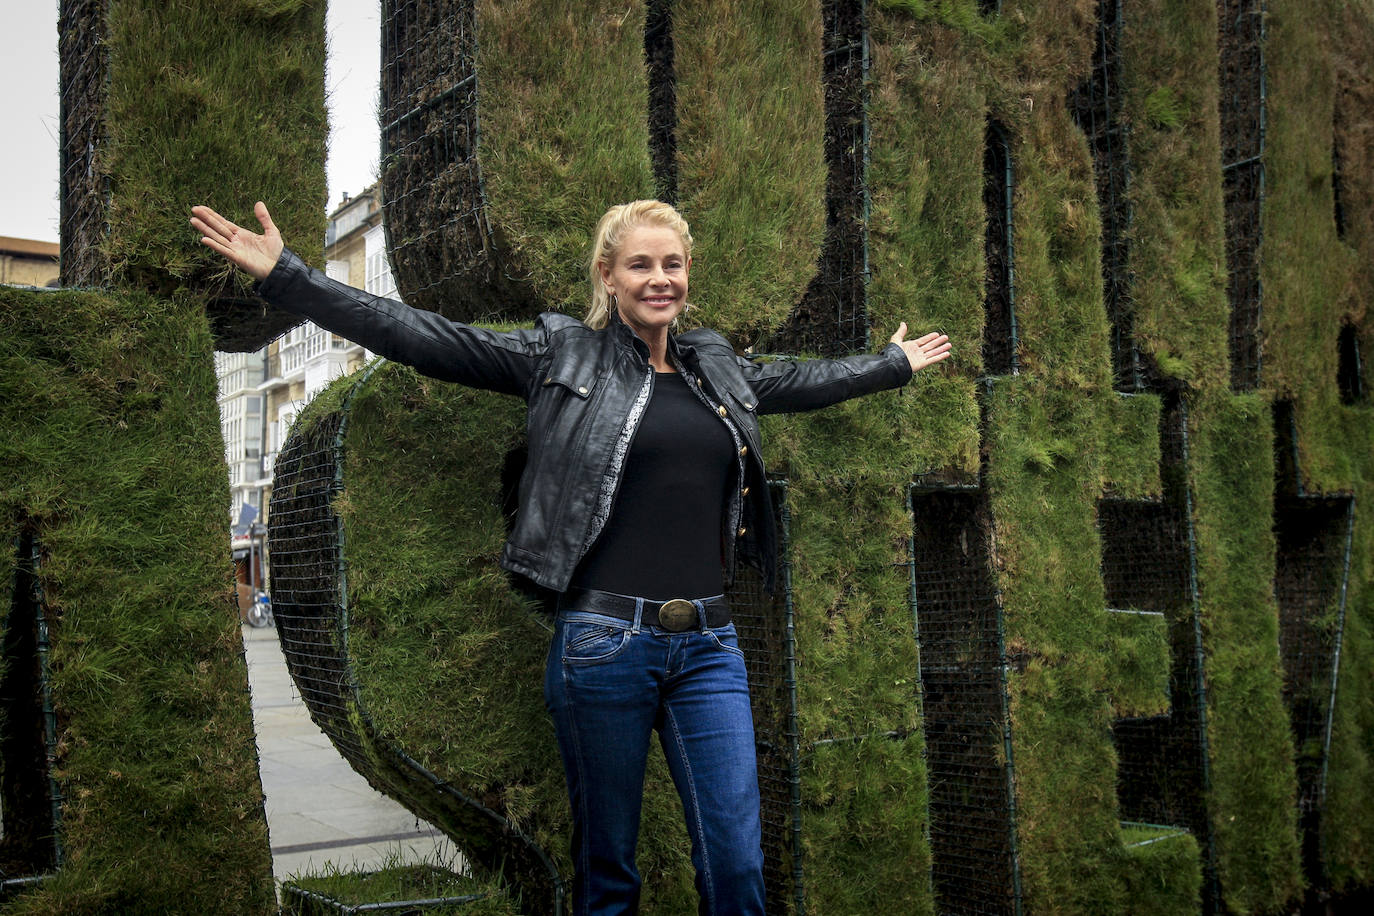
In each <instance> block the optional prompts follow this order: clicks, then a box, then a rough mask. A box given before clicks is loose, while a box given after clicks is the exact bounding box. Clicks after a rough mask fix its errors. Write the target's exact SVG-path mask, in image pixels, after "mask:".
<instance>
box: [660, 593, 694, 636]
mask: <svg viewBox="0 0 1374 916" xmlns="http://www.w3.org/2000/svg"><path fill="white" fill-rule="evenodd" d="M696 622H697V606H696V605H695V604H693V603H692V602H690V601H688V600H687V599H686V598H674V599H673V600H672V601H665V602H663V606H662V607H660V608H659V609H658V625H659V626H661V627H663V629H665V630H669V631H671V632H673V633H681V632H682V631H683V630H685V629H687V628H688V627H690V626H692V625H693V624H695V623H696Z"/></svg>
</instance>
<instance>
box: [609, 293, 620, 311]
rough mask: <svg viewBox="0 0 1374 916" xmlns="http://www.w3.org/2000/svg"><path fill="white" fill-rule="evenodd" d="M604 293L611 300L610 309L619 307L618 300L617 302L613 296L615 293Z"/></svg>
mask: <svg viewBox="0 0 1374 916" xmlns="http://www.w3.org/2000/svg"><path fill="white" fill-rule="evenodd" d="M606 295H607V296H609V297H610V300H611V311H613V312H614V311H615V310H616V309H617V308H619V307H620V302H619V300H617V299H616V298H615V293H607V294H606Z"/></svg>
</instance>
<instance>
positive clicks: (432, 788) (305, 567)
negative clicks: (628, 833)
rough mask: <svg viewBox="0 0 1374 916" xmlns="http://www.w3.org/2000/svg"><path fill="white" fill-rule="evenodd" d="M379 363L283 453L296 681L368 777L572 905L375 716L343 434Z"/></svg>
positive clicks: (276, 498) (280, 620)
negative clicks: (350, 550)
mask: <svg viewBox="0 0 1374 916" xmlns="http://www.w3.org/2000/svg"><path fill="white" fill-rule="evenodd" d="M384 362H385V361H384V360H378V361H376V362H374V363H373V364H372V365H371V366H369V368H368V369H367V370H366V371H365V372H364V373H362V375H361V377H360V378H359V379H358V381H357V382H355V383H354V385H353V387H352V388H351V389H350V391H349V394H348V395H347V397H346V398H345V400H344V403H343V404H342V406H341V407H340V408H339V409H338V410H337V411H336V412H334V413H333V414H330V415H328V416H326V417H323V418H321V419H320V420H319V421H317V422H316V423H314V424H312V425H311V426H310V427H309V428H308V429H305V430H293V432H292V434H291V436H290V437H289V438H288V440H287V442H286V444H285V445H284V446H283V448H282V450H281V453H280V455H279V457H278V460H277V467H276V473H275V479H276V481H277V482H276V485H275V487H274V489H273V493H272V505H271V512H270V514H269V523H268V537H269V540H270V541H271V544H272V556H273V576H272V604H273V616H274V618H275V621H276V625H277V632H278V636H279V638H280V640H281V644H282V651H283V655H284V656H285V658H286V662H287V668H288V670H289V671H290V673H291V677H292V680H293V681H294V682H295V684H296V687H297V689H298V690H299V691H300V693H301V698H302V699H303V700H304V701H305V704H306V706H307V708H308V709H309V711H310V716H311V719H313V720H314V722H315V724H316V725H318V726H319V727H320V729H321V730H322V731H323V732H324V733H325V734H326V735H327V736H328V737H329V739H330V741H331V742H332V743H333V744H334V746H335V748H336V749H337V750H338V751H339V753H340V754H341V755H342V756H343V757H344V759H346V760H347V761H348V762H349V764H350V765H351V766H352V767H353V768H354V769H355V770H356V771H357V772H358V773H360V774H362V775H363V776H364V777H365V778H366V779H367V780H368V782H369V783H371V784H372V785H374V786H376V787H378V788H379V789H382V790H383V791H387V792H388V793H389V794H392V795H393V796H394V797H398V798H402V799H404V801H405V804H406V806H407V807H408V808H409V809H410V810H412V811H414V812H415V813H416V814H418V815H419V816H421V817H423V818H425V819H426V820H429V821H431V822H432V823H434V824H435V825H436V826H439V827H441V828H442V829H444V831H445V832H446V833H448V834H450V835H451V836H453V838H454V839H455V840H456V841H458V842H459V843H460V846H461V847H462V848H463V850H464V852H465V854H467V855H468V856H469V857H470V858H471V859H473V860H474V861H477V862H479V863H480V864H482V865H483V866H485V867H487V868H490V869H492V870H493V871H499V872H501V873H502V874H503V875H505V877H506V878H507V880H509V881H510V882H511V883H512V884H515V885H517V886H519V887H520V888H521V891H522V894H523V897H524V899H525V900H526V902H527V903H529V904H531V905H534V906H536V907H538V908H539V911H540V912H548V913H553V914H558V913H561V912H562V911H563V906H564V899H565V889H564V886H563V882H562V879H561V877H560V876H559V874H558V871H557V869H556V867H555V866H554V865H553V862H552V861H551V860H550V859H549V857H548V855H547V854H546V853H545V852H544V850H543V849H541V848H540V847H539V846H538V844H537V843H535V842H534V840H532V839H531V838H530V837H528V836H527V835H526V834H524V833H523V832H521V831H520V830H518V829H516V828H515V827H514V826H513V825H512V824H511V823H510V822H509V821H508V820H507V819H506V818H505V817H503V816H502V815H501V814H499V813H498V812H496V811H494V810H492V809H491V808H490V807H488V806H487V805H485V804H483V803H482V802H481V801H480V800H478V799H476V798H473V797H471V796H470V795H468V794H466V793H464V792H463V791H462V790H461V789H460V788H459V787H457V786H454V785H452V784H451V783H448V782H446V781H445V780H443V779H441V778H440V777H439V776H437V775H436V774H434V773H433V772H431V771H430V770H428V769H427V768H426V767H424V766H423V765H422V764H421V763H419V762H418V761H416V760H415V759H414V758H412V757H410V756H409V755H408V754H406V753H405V752H404V751H403V750H402V749H401V748H399V747H397V746H396V745H395V744H393V743H392V742H391V741H389V740H387V739H385V738H383V737H382V736H381V735H380V733H379V732H378V730H377V729H376V727H375V725H374V724H373V722H372V720H371V716H370V714H369V713H368V710H367V707H366V705H365V704H364V702H363V699H362V697H361V691H360V686H359V684H358V681H357V679H356V676H355V674H354V671H353V669H352V665H351V663H350V661H349V657H348V626H349V615H348V575H347V554H346V550H345V542H344V528H343V520H342V519H341V518H339V516H338V515H337V514H336V513H335V512H334V509H333V503H334V500H335V499H336V498H337V497H338V496H339V495H340V494H341V493H342V492H343V467H344V441H345V435H346V432H347V420H348V416H349V411H350V408H351V405H352V401H353V398H354V397H355V396H356V395H357V393H358V391H359V390H360V388H361V387H362V385H364V384H365V383H366V382H367V380H368V379H369V378H370V377H371V375H372V374H373V373H374V372H375V371H376V370H377V369H378V368H379V367H380V366H381V365H383V364H384Z"/></svg>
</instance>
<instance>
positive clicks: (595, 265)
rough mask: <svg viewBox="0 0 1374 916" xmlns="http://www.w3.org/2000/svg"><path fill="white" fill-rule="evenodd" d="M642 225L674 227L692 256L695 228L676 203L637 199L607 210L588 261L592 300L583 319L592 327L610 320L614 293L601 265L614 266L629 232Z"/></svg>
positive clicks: (598, 225) (597, 226) (600, 223)
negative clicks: (602, 277)
mask: <svg viewBox="0 0 1374 916" xmlns="http://www.w3.org/2000/svg"><path fill="white" fill-rule="evenodd" d="M640 226H663V227H665V228H667V229H672V230H673V231H674V232H676V233H677V234H678V238H680V239H682V248H683V254H685V255H686V256H687V257H689V258H690V257H691V256H692V232H691V230H690V229H688V228H687V220H685V219H683V218H682V214H681V213H679V212H677V210H676V209H674V208H673V207H672V205H670V204H665V203H664V202H663V201H661V200H635V201H631V202H630V203H628V204H618V205H616V206H614V207H612V208H611V209H609V210H607V211H606V213H605V215H604V216H602V217H601V220H600V221H599V222H598V223H597V224H596V235H595V236H594V237H593V240H592V257H591V261H590V263H589V264H588V265H587V274H588V276H589V277H590V279H591V282H592V304H591V306H590V307H589V308H588V309H587V317H586V318H584V319H583V321H585V322H586V324H587V326H588V327H592V328H598V329H600V328H604V327H605V326H606V323H607V322H608V321H610V319H611V297H610V294H609V293H607V292H606V285H605V284H604V283H602V282H601V268H602V265H605V266H606V267H610V266H611V265H612V264H613V263H614V262H615V256H616V254H617V253H618V252H619V250H620V246H621V243H622V242H624V240H625V235H626V234H627V233H628V232H629V231H630V230H631V229H638V228H639V227H640Z"/></svg>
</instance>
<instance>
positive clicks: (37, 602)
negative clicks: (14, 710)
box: [0, 531, 65, 900]
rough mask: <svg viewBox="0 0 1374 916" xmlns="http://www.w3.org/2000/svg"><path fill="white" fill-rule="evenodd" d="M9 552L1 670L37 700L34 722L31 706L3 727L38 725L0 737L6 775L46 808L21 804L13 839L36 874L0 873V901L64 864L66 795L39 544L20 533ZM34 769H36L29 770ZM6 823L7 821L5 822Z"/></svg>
mask: <svg viewBox="0 0 1374 916" xmlns="http://www.w3.org/2000/svg"><path fill="white" fill-rule="evenodd" d="M14 552H15V563H14V567H13V574H12V577H11V584H10V595H11V600H10V608H9V611H8V614H7V619H6V624H5V626H4V629H3V634H4V649H5V652H6V660H5V661H6V668H7V669H8V670H6V671H5V677H4V682H5V685H6V687H8V688H10V689H12V690H17V691H18V692H19V693H20V694H21V695H20V696H18V697H16V698H14V699H15V701H17V702H19V703H24V704H25V705H27V704H30V703H36V705H37V709H36V710H32V711H33V712H36V713H37V715H36V717H33V718H36V719H37V722H36V723H35V722H33V720H32V718H31V717H30V713H31V710H29V709H26V710H25V715H23V716H22V717H17V716H7V717H6V719H7V720H8V721H6V722H5V723H4V724H5V726H6V729H7V730H8V729H10V728H13V727H15V722H16V719H20V718H22V719H23V720H25V722H24V724H25V725H36V726H37V731H38V735H37V736H34V735H32V734H30V735H28V736H23V735H20V736H14V735H6V736H5V739H4V744H5V746H6V759H5V761H4V764H5V765H4V772H5V774H6V776H7V777H9V776H11V774H12V773H14V774H17V775H18V777H19V779H21V780H23V781H24V782H25V786H24V788H25V789H26V790H28V791H30V792H33V791H41V792H42V794H43V796H45V797H44V798H43V799H42V801H46V803H47V804H46V806H43V807H44V809H45V810H44V812H43V813H42V814H38V813H37V811H38V807H39V806H33V805H25V806H24V811H23V814H24V820H25V821H26V823H24V824H22V826H21V831H22V835H21V836H19V837H18V840H19V842H20V843H21V844H23V846H24V847H25V848H22V849H20V850H19V853H20V854H21V856H22V858H23V859H24V860H25V861H24V865H25V867H26V869H34V870H36V872H38V873H36V874H32V875H21V876H10V875H6V874H4V872H3V871H0V878H4V883H3V887H0V900H4V899H7V898H8V896H9V895H10V894H13V893H17V892H19V891H22V890H24V889H26V888H28V887H31V886H33V885H36V884H39V883H41V882H43V881H46V880H47V879H48V878H50V877H51V874H50V873H44V872H45V871H46V870H47V869H49V868H51V869H56V868H60V867H61V866H62V862H63V847H62V802H63V801H64V800H65V797H64V796H63V794H62V788H61V785H60V784H59V783H58V781H57V776H56V773H57V713H56V711H55V709H54V707H53V702H52V675H51V668H50V665H49V652H50V649H51V641H50V639H49V628H48V617H49V613H50V612H49V610H48V606H47V602H46V600H45V598H44V590H43V581H42V577H41V574H42V569H41V567H42V554H43V545H42V542H41V541H40V540H39V539H38V538H37V537H36V536H35V535H33V534H32V533H31V532H27V531H25V532H21V533H20V534H19V535H18V536H17V537H16V538H15V539H14ZM30 617H31V618H32V619H30ZM16 650H17V651H16ZM19 665H24V666H25V668H26V670H25V671H23V672H19V677H20V678H21V681H20V682H19V683H16V682H15V681H14V680H13V678H12V675H13V674H14V673H15V669H16V668H17V666H19ZM35 693H36V696H35V695H34V694H35ZM7 705H8V701H7ZM33 737H40V738H41V746H40V747H37V748H35V747H33V745H32V743H31V742H32V739H33ZM16 744H17V745H18V747H19V751H20V755H21V756H22V759H14V758H11V756H10V751H11V749H12V748H13V746H14V745H16ZM34 769H37V770H38V772H37V773H35V772H33V770H34ZM7 782H9V780H8V779H7ZM6 801H7V802H9V801H11V799H9V798H6ZM16 813H17V812H15V811H6V812H5V814H6V821H7V822H8V821H9V820H10V819H11V818H12V817H13V816H14V815H15V814H16ZM35 815H36V820H35V819H34V816H35ZM6 826H10V825H9V824H8V823H7V824H6ZM0 839H3V840H5V841H12V840H14V839H15V837H12V836H4V837H2V838H0ZM43 840H46V841H47V842H46V844H42V841H43ZM40 844H42V845H46V848H40Z"/></svg>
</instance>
